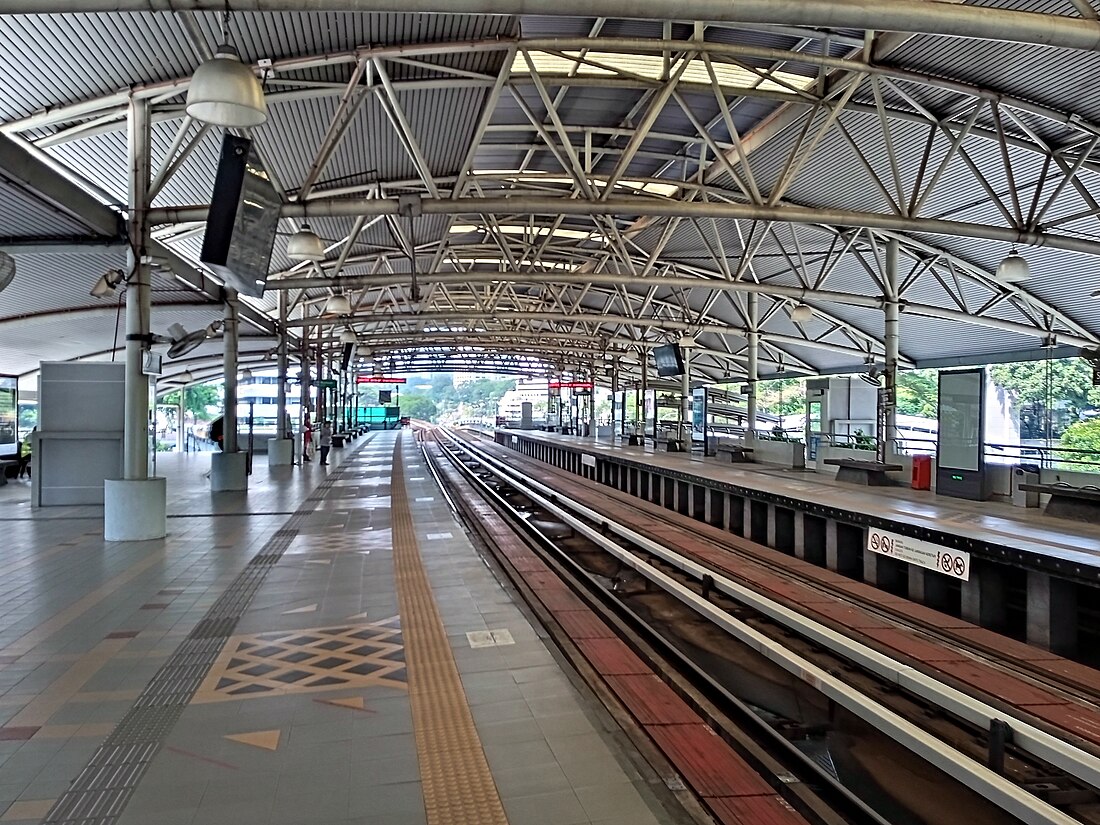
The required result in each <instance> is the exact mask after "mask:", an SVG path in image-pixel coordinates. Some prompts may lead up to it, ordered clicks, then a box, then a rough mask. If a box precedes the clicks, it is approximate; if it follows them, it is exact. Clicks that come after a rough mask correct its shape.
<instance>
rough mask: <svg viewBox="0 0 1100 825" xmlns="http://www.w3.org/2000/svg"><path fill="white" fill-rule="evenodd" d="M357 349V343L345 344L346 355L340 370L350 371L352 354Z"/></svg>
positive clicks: (341, 362)
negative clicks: (349, 365)
mask: <svg viewBox="0 0 1100 825" xmlns="http://www.w3.org/2000/svg"><path fill="white" fill-rule="evenodd" d="M354 350H355V344H344V355H343V358H341V360H340V372H347V371H348V364H350V363H351V354H352V352H353V351H354Z"/></svg>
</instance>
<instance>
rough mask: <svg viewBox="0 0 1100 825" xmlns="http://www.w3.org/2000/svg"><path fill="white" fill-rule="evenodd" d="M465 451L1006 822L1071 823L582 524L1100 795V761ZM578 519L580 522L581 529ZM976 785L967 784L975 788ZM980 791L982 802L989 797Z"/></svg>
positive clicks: (479, 451) (465, 444) (474, 451)
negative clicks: (956, 782)
mask: <svg viewBox="0 0 1100 825" xmlns="http://www.w3.org/2000/svg"><path fill="white" fill-rule="evenodd" d="M463 448H464V449H466V450H467V451H468V452H470V453H471V454H472V455H475V456H476V457H477V458H478V460H479V461H482V462H483V463H484V464H485V466H486V467H487V469H489V470H490V471H491V472H493V473H494V474H495V475H497V476H498V477H499V478H501V479H502V480H504V481H505V482H506V483H508V484H510V485H513V486H519V487H520V488H521V490H522V492H523V493H524V495H526V496H528V497H529V498H531V499H532V500H533V501H536V502H537V503H538V504H539V505H540V506H543V507H546V508H547V509H548V510H550V511H552V512H554V513H555V514H556V515H557V516H558V517H559V518H563V519H564V520H566V522H567V523H568V524H569V526H570V527H572V528H573V529H574V530H577V531H579V532H583V533H584V535H585V536H586V537H587V538H589V539H590V540H592V541H595V542H597V543H598V544H600V546H601V547H603V548H604V549H605V550H607V551H608V552H609V553H612V554H613V555H615V556H616V558H618V559H619V560H620V561H622V562H623V563H625V564H628V565H630V566H631V567H633V568H634V569H636V570H637V571H638V572H639V573H641V574H642V575H644V576H646V578H649V579H650V580H651V581H653V582H654V583H656V584H659V585H660V586H662V587H665V585H666V584H667V585H669V587H666V588H665V589H669V592H672V593H673V594H674V595H676V596H677V597H678V598H681V600H682V601H684V603H685V604H689V605H691V606H692V607H695V608H697V609H698V610H699V611H700V612H701V613H703V614H704V615H706V616H707V617H708V618H710V619H712V620H713V621H715V623H716V624H718V625H719V626H721V627H723V628H724V629H726V630H727V631H729V632H730V633H731V634H732V635H734V636H735V637H736V638H738V639H740V640H741V641H743V642H745V643H746V644H749V645H750V646H752V647H754V648H755V649H757V650H758V651H759V652H760V653H762V654H763V655H765V656H767V657H768V658H769V659H771V660H772V661H774V662H775V663H776V664H779V665H780V666H781V667H783V668H784V669H786V670H787V671H788V672H790V673H792V674H794V675H796V676H798V677H799V678H800V679H802V680H803V681H805V682H807V683H808V684H810V685H812V686H813V687H815V688H817V689H818V690H821V691H822V692H823V693H825V694H826V695H827V696H829V698H831V699H833V700H834V701H836V702H838V703H839V704H841V705H843V706H844V707H846V708H847V709H849V710H851V711H852V712H853V713H856V714H857V715H859V716H860V717H861V718H863V719H865V720H867V721H868V722H870V723H871V724H874V725H875V726H876V727H878V728H879V729H880V730H882V731H884V732H885V733H887V734H888V735H890V736H891V737H892V738H894V739H895V741H897V742H899V743H900V744H902V745H905V746H906V747H909V748H910V749H911V750H913V751H914V752H916V753H918V754H920V755H922V756H924V757H925V758H927V759H928V760H929V761H930V762H932V764H935V765H936V766H937V767H939V768H940V769H941V770H944V771H946V772H947V773H949V774H952V775H956V776H957V775H958V774H957V771H960V770H961V771H962V772H963V773H965V775H966V777H967V780H966V784H967V785H968V786H969V787H971V788H973V789H974V790H976V791H978V792H979V793H983V795H986V796H987V798H989V799H990V800H991V801H994V802H996V803H997V804H998V805H1000V806H1001V807H1002V808H1004V809H1005V810H1006V811H1008V812H1009V813H1012V814H1013V815H1015V816H1018V817H1020V818H1021V821H1023V822H1027V823H1043V824H1044V825H1047V824H1048V823H1066V825H1069V823H1075V822H1077V820H1075V819H1073V818H1071V817H1068V816H1067V815H1065V814H1063V813H1062V812H1060V811H1058V810H1057V809H1055V808H1053V807H1052V806H1050V805H1047V804H1046V803H1045V802H1042V801H1040V800H1038V799H1036V798H1035V797H1034V796H1032V795H1031V794H1028V793H1027V792H1025V791H1023V790H1022V789H1020V788H1018V787H1017V786H1015V785H1012V784H1011V783H1010V782H1008V780H1005V779H1004V778H1003V777H1001V776H999V775H998V774H996V773H994V772H993V771H991V770H989V769H988V768H985V767H984V766H981V765H978V764H977V763H976V762H974V761H973V760H972V759H970V758H969V757H965V756H960V755H959V754H958V753H957V752H955V751H954V750H953V749H951V748H949V747H947V746H946V745H944V743H943V742H941V741H940V740H938V739H935V738H934V737H931V736H929V735H928V734H926V733H924V732H923V731H921V730H920V729H919V728H917V727H916V726H914V725H912V724H911V723H910V722H907V721H906V720H904V719H902V718H901V717H899V716H897V715H896V714H894V713H893V712H892V711H889V710H886V709H885V708H882V707H881V706H879V705H878V703H876V702H874V701H873V700H870V699H867V698H866V697H862V696H861V695H859V694H858V693H857V692H856V691H854V690H853V689H852V688H850V687H849V686H848V685H845V684H844V683H843V682H841V681H840V680H838V679H836V678H835V677H833V676H832V675H831V674H829V673H828V672H826V671H824V670H823V669H821V668H819V667H818V666H817V665H814V664H812V663H810V662H809V661H807V660H804V659H802V658H801V657H799V656H797V655H796V654H793V653H790V652H789V651H786V650H785V649H784V648H782V647H781V646H780V645H778V643H776V642H774V641H773V640H771V639H769V638H768V637H766V636H764V635H763V634H761V633H759V631H756V630H754V629H753V628H751V627H749V626H748V625H745V624H744V623H742V622H740V621H738V620H736V619H733V618H732V617H730V616H729V615H728V614H726V613H725V612H724V611H721V610H719V609H718V608H716V607H715V606H714V605H712V604H710V603H709V602H707V601H706V600H704V599H702V598H701V597H700V596H698V595H697V594H696V593H695V592H694V591H690V590H687V589H686V588H684V587H683V586H682V585H680V584H679V583H677V582H675V581H674V580H672V579H670V578H669V577H668V576H667V575H666V574H664V573H662V572H661V571H659V570H657V569H656V568H654V567H652V566H651V565H649V564H648V563H646V562H644V561H642V560H640V559H638V557H637V556H635V555H634V554H632V553H630V552H629V551H626V550H624V549H623V548H622V547H621V546H619V545H618V544H616V543H615V542H614V541H611V540H610V539H609V538H608V537H607V536H605V535H604V534H603V533H601V531H599V530H596V529H594V528H592V527H591V526H589V523H588V522H594V523H596V524H599V525H601V526H602V527H603V528H604V530H606V531H607V532H608V533H609V534H611V535H613V536H617V537H619V538H622V539H625V540H627V541H629V542H630V543H632V544H634V545H635V546H637V547H639V548H641V549H642V550H644V551H645V552H647V553H649V554H651V555H653V556H655V557H657V558H659V559H661V560H662V561H663V562H666V563H668V564H670V565H672V566H673V567H675V568H677V569H678V570H680V571H681V572H682V573H684V574H686V575H688V576H691V577H692V578H694V579H696V580H699V581H702V578H703V577H704V576H709V577H710V578H711V579H713V581H714V589H716V590H718V591H720V592H722V593H723V594H725V595H727V596H729V597H730V598H732V599H734V600H735V601H737V602H740V603H741V604H744V605H746V606H748V607H751V608H752V609H754V610H756V611H758V612H759V613H761V614H762V615H764V616H766V617H767V618H769V619H770V620H772V621H774V622H776V623H778V624H780V625H782V626H784V627H787V628H789V629H791V630H793V631H795V632H796V633H798V634H799V635H801V636H803V637H804V638H806V639H808V640H810V641H811V642H814V643H816V644H819V645H821V646H822V647H824V648H826V649H827V650H829V651H831V652H832V653H834V654H836V655H839V656H842V657H844V658H846V659H848V660H850V661H852V662H853V663H855V664H857V665H859V666H860V667H862V668H864V669H866V670H868V671H869V672H871V673H874V674H876V675H877V676H879V677H880V678H882V679H885V680H886V681H888V682H891V683H893V684H896V685H898V687H900V688H902V689H904V690H907V691H909V692H910V693H912V694H914V695H916V696H919V697H920V698H922V699H925V700H926V701H928V702H931V703H932V704H934V705H936V706H937V707H940V708H941V709H943V710H945V711H947V712H949V713H951V714H953V715H955V716H956V717H958V718H961V719H963V720H965V721H967V722H970V723H971V724H974V725H977V726H978V727H980V728H983V729H985V730H989V728H990V725H991V724H992V723H993V722H994V721H1003V720H1006V719H1007V720H1009V721H1010V724H1011V727H1012V732H1013V744H1014V745H1015V746H1017V747H1019V748H1020V749H1021V750H1023V751H1025V752H1027V753H1030V754H1031V755H1033V756H1035V757H1037V758H1038V759H1041V760H1043V761H1045V762H1047V763H1049V764H1051V765H1053V766H1055V767H1057V768H1059V769H1060V770H1063V771H1065V772H1066V773H1068V774H1070V775H1072V776H1074V777H1076V778H1077V779H1079V780H1081V781H1082V782H1085V783H1086V784H1088V785H1090V786H1092V787H1100V760H1097V759H1096V757H1095V756H1094V755H1092V754H1090V753H1086V752H1085V751H1082V750H1081V749H1079V748H1077V747H1075V746H1073V745H1071V744H1070V743H1068V742H1066V741H1064V740H1062V739H1059V738H1058V737H1056V736H1053V735H1052V734H1049V733H1047V732H1046V731H1043V730H1040V729H1039V728H1036V727H1035V726H1033V725H1031V724H1030V723H1028V722H1027V721H1025V720H1023V719H1021V718H1020V717H1019V716H1018V715H1016V714H1014V713H1011V712H1006V711H1002V710H1000V709H998V708H995V707H993V706H991V705H989V704H987V703H985V702H982V701H980V700H978V699H975V698H974V697H972V696H969V695H967V694H965V693H963V692H962V691H960V690H956V689H955V688H952V687H949V686H947V685H944V684H942V683H941V682H939V681H937V680H936V679H934V678H932V677H930V676H927V675H926V674H923V673H921V672H919V671H917V670H915V669H914V668H912V667H910V666H909V665H906V664H903V663H901V662H899V661H897V660H896V659H893V658H891V657H890V656H888V655H886V654H883V653H880V652H878V651H877V650H874V649H873V648H871V647H868V646H867V645H864V644H861V643H860V642H857V641H854V640H852V639H849V638H847V637H846V636H843V635H842V634H840V633H837V632H836V631H834V630H831V629H830V628H827V627H825V626H823V625H821V624H819V623H818V622H816V621H814V620H813V619H810V618H809V617H807V616H803V615H802V614H800V613H798V612H796V611H794V610H791V609H790V608H788V607H786V606H784V605H782V604H780V603H778V602H775V601H773V600H772V599H769V598H767V597H766V596H763V595H761V594H759V593H757V592H755V591H753V590H751V589H749V588H747V587H744V586H743V585H741V584H738V583H737V582H735V581H733V580H732V579H729V578H727V577H725V576H722V575H721V574H719V573H717V572H716V571H714V570H711V569H710V568H707V567H704V566H703V565H701V564H699V563H697V562H693V561H691V560H689V559H687V558H685V557H684V556H682V555H681V554H679V553H677V552H676V551H674V550H671V549H670V548H668V547H666V546H664V545H663V544H661V543H659V542H656V541H654V540H652V539H650V538H648V537H646V536H643V535H642V534H640V533H638V532H637V531H635V530H632V529H631V528H629V527H627V526H625V525H622V524H619V523H617V522H615V521H614V520H612V519H609V518H608V517H607V516H606V515H604V514H601V513H599V512H598V511H596V510H593V509H591V508H589V507H587V506H585V505H583V504H581V503H579V502H576V501H572V500H569V499H568V498H567V497H565V496H563V495H562V494H561V493H560V492H558V491H555V490H553V489H552V488H550V487H548V486H547V485H544V484H542V483H540V482H537V481H534V480H533V479H531V478H530V477H528V476H525V475H523V474H522V473H521V472H519V471H518V470H514V469H512V468H511V467H509V466H508V465H506V464H504V463H503V462H501V461H499V460H497V459H495V458H494V457H492V456H490V455H488V454H487V453H486V452H485V451H484V450H482V449H480V448H478V447H475V446H473V445H471V444H469V443H468V442H463ZM582 519H585V520H587V521H584V520H582ZM972 783H973V784H972ZM987 792H988V794H989V795H987Z"/></svg>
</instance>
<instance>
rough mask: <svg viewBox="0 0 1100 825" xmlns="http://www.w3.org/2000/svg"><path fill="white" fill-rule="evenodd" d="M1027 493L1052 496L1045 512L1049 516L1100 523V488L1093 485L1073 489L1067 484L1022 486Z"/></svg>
mask: <svg viewBox="0 0 1100 825" xmlns="http://www.w3.org/2000/svg"><path fill="white" fill-rule="evenodd" d="M1020 489H1021V490H1023V491H1024V492H1027V493H1046V494H1047V495H1049V496H1050V500H1049V501H1047V506H1046V507H1045V508H1043V512H1044V513H1045V514H1046V515H1048V516H1057V517H1058V518H1071V519H1076V520H1077V521H1091V522H1093V523H1095V522H1100V487H1093V486H1091V485H1088V486H1085V487H1072V486H1070V485H1069V484H1066V483H1065V482H1059V483H1057V484H1021V485H1020Z"/></svg>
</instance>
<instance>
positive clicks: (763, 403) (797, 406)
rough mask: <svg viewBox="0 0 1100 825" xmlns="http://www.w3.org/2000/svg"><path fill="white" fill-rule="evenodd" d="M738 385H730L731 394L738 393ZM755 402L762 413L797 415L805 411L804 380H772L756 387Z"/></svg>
mask: <svg viewBox="0 0 1100 825" xmlns="http://www.w3.org/2000/svg"><path fill="white" fill-rule="evenodd" d="M740 388H741V385H740V384H730V385H728V389H729V390H730V391H731V392H738V391H740ZM756 401H757V404H759V405H760V410H761V411H762V412H768V413H771V414H772V415H797V414H799V413H802V412H804V411H805V409H806V379H804V378H774V379H772V380H770V381H761V382H759V383H758V384H757V385H756Z"/></svg>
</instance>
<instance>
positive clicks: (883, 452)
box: [878, 238, 901, 463]
mask: <svg viewBox="0 0 1100 825" xmlns="http://www.w3.org/2000/svg"><path fill="white" fill-rule="evenodd" d="M898 247H899V244H898V240H897V238H891V239H890V240H889V241H887V242H886V272H885V273H884V275H885V277H884V278H883V281H882V292H883V296H882V297H883V299H884V301H883V311H884V313H885V316H886V317H885V331H884V335H883V346H884V348H885V350H886V369H885V374H886V386H885V387H884V388H883V390H882V393H881V397H880V400H879V405H880V406H881V407H882V416H881V417H882V419H883V421H884V422H885V428H884V429H885V432H881V433H879V434H878V454H879V455H878V460H879V461H880V462H882V463H886V462H888V461H890V460H892V458H893V455H894V449H893V445H894V437H895V435H896V434H897V384H898V356H899V351H900V347H899V334H898V327H899V324H898V315H899V313H900V311H901V303H900V300H899V298H900V296H899V294H898Z"/></svg>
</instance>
